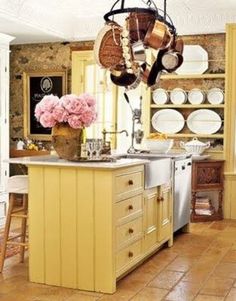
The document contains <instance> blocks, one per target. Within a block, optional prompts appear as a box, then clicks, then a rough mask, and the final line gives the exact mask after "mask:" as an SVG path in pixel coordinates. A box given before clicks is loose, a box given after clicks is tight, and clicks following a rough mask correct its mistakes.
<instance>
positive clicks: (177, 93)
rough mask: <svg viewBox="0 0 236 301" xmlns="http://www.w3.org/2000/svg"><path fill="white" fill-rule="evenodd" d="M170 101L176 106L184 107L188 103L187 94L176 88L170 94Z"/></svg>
mask: <svg viewBox="0 0 236 301" xmlns="http://www.w3.org/2000/svg"><path fill="white" fill-rule="evenodd" d="M170 101H171V102H172V103H173V104H175V105H182V104H183V103H185V102H186V101H187V93H186V92H185V91H184V90H183V89H181V88H175V89H173V90H172V91H171V92H170Z"/></svg>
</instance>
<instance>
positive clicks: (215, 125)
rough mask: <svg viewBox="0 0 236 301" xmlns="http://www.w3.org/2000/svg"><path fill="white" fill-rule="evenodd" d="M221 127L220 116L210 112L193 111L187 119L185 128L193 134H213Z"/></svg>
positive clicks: (206, 110) (204, 110) (203, 110)
mask: <svg viewBox="0 0 236 301" xmlns="http://www.w3.org/2000/svg"><path fill="white" fill-rule="evenodd" d="M221 125H222V120H221V118H220V116H219V115H218V114H217V113H216V112H215V111H212V110H208V109H200V110H196V111H193V112H192V113H190V114H189V116H188V118H187V126H188V128H189V129H190V131H192V132H193V133H195V134H214V133H216V132H217V131H218V130H219V129H220V128H221Z"/></svg>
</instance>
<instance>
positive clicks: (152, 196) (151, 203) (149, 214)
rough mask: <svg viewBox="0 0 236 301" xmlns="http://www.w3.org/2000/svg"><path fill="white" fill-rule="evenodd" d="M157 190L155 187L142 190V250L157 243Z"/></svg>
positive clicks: (146, 249) (148, 248)
mask: <svg viewBox="0 0 236 301" xmlns="http://www.w3.org/2000/svg"><path fill="white" fill-rule="evenodd" d="M157 218H158V190H157V187H155V188H151V189H148V190H145V192H144V245H143V246H144V252H147V251H148V250H150V248H152V247H155V245H156V244H157V227H158V225H157Z"/></svg>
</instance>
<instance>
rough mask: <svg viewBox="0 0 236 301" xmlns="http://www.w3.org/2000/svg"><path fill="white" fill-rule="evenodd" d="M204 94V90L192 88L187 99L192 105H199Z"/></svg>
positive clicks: (203, 98)
mask: <svg viewBox="0 0 236 301" xmlns="http://www.w3.org/2000/svg"><path fill="white" fill-rule="evenodd" d="M205 96H206V95H205V93H204V91H202V90H201V89H198V88H194V89H192V90H190V91H189V92H188V101H189V102H190V103H191V104H192V105H200V104H202V103H203V102H204V101H205Z"/></svg>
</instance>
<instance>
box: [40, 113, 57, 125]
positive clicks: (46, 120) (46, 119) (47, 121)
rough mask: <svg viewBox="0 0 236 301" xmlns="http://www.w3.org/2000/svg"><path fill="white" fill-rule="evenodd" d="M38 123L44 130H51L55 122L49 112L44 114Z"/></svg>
mask: <svg viewBox="0 0 236 301" xmlns="http://www.w3.org/2000/svg"><path fill="white" fill-rule="evenodd" d="M39 121H40V123H41V124H42V126H43V127H45V128H51V127H53V126H54V125H55V124H56V123H57V122H56V120H55V118H54V117H53V114H51V113H49V112H44V113H43V114H42V115H41V116H40V119H39Z"/></svg>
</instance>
